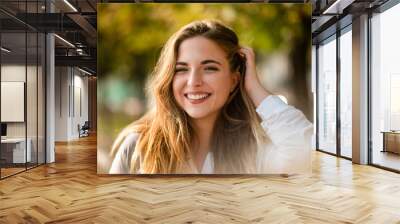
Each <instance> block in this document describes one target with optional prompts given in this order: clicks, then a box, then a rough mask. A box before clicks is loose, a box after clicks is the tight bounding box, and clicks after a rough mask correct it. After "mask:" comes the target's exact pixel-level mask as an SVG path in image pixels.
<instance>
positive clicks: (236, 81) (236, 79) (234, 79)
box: [230, 71, 240, 93]
mask: <svg viewBox="0 0 400 224" xmlns="http://www.w3.org/2000/svg"><path fill="white" fill-rule="evenodd" d="M239 82H240V72H239V71H236V72H234V73H233V74H232V87H231V91H230V93H232V92H233V91H234V90H235V88H236V86H238V84H239Z"/></svg>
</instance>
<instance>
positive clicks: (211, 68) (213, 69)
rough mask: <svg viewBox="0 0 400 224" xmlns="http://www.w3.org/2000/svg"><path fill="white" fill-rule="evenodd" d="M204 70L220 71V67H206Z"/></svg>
mask: <svg viewBox="0 0 400 224" xmlns="http://www.w3.org/2000/svg"><path fill="white" fill-rule="evenodd" d="M204 70H206V71H213V72H214V71H218V70H219V69H218V68H217V67H205V68H204Z"/></svg>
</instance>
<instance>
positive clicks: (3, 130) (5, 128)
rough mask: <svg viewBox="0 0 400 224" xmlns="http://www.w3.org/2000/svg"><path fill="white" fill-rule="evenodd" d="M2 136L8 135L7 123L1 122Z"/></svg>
mask: <svg viewBox="0 0 400 224" xmlns="http://www.w3.org/2000/svg"><path fill="white" fill-rule="evenodd" d="M1 136H7V124H5V123H2V124H1Z"/></svg>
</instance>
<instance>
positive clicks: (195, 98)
mask: <svg viewBox="0 0 400 224" xmlns="http://www.w3.org/2000/svg"><path fill="white" fill-rule="evenodd" d="M207 96H208V94H187V98H189V99H191V100H199V99H204V98H206V97H207Z"/></svg>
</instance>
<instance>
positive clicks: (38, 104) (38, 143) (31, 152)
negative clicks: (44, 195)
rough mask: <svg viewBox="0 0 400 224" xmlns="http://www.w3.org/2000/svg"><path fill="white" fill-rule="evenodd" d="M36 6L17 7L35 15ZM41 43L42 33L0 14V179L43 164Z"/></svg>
mask: <svg viewBox="0 0 400 224" xmlns="http://www.w3.org/2000/svg"><path fill="white" fill-rule="evenodd" d="M39 2H40V1H33V2H29V3H27V1H20V2H18V7H19V8H20V9H21V10H23V11H24V12H30V13H35V12H38V11H35V10H39ZM2 4H3V3H0V7H1V5H2ZM45 41H46V40H45V35H44V33H42V32H40V31H38V30H36V29H35V28H33V27H31V26H29V25H28V24H25V23H23V22H21V21H19V20H18V19H16V18H15V17H13V14H9V13H7V12H4V11H0V46H1V56H0V66H1V70H0V71H1V73H0V81H1V86H0V90H1V91H0V92H1V105H0V111H1V115H0V121H1V144H0V178H1V179H3V178H6V177H8V176H11V175H14V174H16V173H19V172H22V171H25V170H27V169H30V168H33V167H36V166H38V165H40V164H43V163H45V156H46V155H45V69H44V68H45V58H46V53H45Z"/></svg>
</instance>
